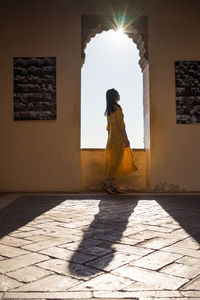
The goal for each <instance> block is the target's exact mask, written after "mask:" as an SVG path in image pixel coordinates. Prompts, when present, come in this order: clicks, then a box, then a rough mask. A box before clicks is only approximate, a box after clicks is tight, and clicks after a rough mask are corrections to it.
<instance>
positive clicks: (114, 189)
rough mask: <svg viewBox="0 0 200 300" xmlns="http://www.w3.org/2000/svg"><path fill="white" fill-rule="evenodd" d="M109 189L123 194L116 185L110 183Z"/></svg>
mask: <svg viewBox="0 0 200 300" xmlns="http://www.w3.org/2000/svg"><path fill="white" fill-rule="evenodd" d="M111 190H112V191H113V192H114V193H115V194H123V192H122V191H121V190H120V188H119V187H118V186H116V185H111Z"/></svg>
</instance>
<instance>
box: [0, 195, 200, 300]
mask: <svg viewBox="0 0 200 300" xmlns="http://www.w3.org/2000/svg"><path fill="white" fill-rule="evenodd" d="M4 196H5V195H4ZM15 197H16V196H15ZM11 198H12V197H10V196H9V197H8V199H9V201H7V202H6V201H5V202H6V203H7V204H5V205H3V204H2V201H0V204H1V207H2V209H1V210H0V228H1V230H0V298H3V299H71V300H72V299H82V300H83V299H95V300H97V299H101V300H103V299H110V300H111V299H115V300H116V299H139V300H150V299H157V300H158V299H160V300H162V299H165V300H167V299H171V300H173V299H176V300H177V299H186V300H187V299H190V300H193V299H200V228H199V215H200V196H199V195H193V196H191V195H145V196H144V195H115V196H109V195H102V194H99V195H78V194H70V195H69V194H63V195H27V196H26V195H23V196H21V197H18V198H17V199H16V198H14V197H13V198H12V201H11ZM5 199H6V197H5ZM13 199H14V200H13ZM15 199H16V200H15Z"/></svg>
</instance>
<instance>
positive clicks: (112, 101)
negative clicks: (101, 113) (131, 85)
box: [105, 89, 121, 116]
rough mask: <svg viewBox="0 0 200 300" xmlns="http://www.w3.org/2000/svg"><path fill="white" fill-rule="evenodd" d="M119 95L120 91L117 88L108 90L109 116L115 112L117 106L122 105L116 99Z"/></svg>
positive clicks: (106, 114)
mask: <svg viewBox="0 0 200 300" xmlns="http://www.w3.org/2000/svg"><path fill="white" fill-rule="evenodd" d="M118 96H119V93H118V91H116V90H115V89H110V90H107V92H106V111H105V116H108V115H110V114H111V113H113V112H114V111H115V110H116V108H115V106H119V107H121V106H120V105H119V104H118V103H117V101H116V100H117V98H118Z"/></svg>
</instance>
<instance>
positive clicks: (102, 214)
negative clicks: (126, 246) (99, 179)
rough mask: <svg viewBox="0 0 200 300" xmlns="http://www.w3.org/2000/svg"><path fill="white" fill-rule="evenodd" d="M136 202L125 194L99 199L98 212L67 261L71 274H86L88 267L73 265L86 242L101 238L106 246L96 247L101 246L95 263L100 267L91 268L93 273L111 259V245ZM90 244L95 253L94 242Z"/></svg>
mask: <svg viewBox="0 0 200 300" xmlns="http://www.w3.org/2000/svg"><path fill="white" fill-rule="evenodd" d="M135 198H136V199H135ZM137 203H138V199H137V197H134V196H125V195H123V196H122V195H120V196H114V197H113V196H112V197H110V199H103V200H100V202H99V212H98V213H97V214H96V215H95V217H94V220H93V221H92V223H91V224H90V226H89V228H88V229H87V231H86V232H85V234H84V236H83V238H82V241H81V243H80V244H79V246H78V248H77V250H76V252H74V255H73V256H72V258H71V261H70V263H69V270H70V272H71V273H72V274H74V275H79V276H88V269H87V268H80V269H79V268H77V267H74V262H77V261H79V257H81V255H82V254H81V252H82V251H83V249H84V248H87V247H89V245H88V242H89V241H95V239H97V241H98V240H101V241H102V242H101V244H103V243H105V246H106V248H104V245H101V246H100V248H99V247H97V251H98V249H99V250H100V249H101V247H102V253H100V255H99V258H98V261H96V263H95V264H97V266H99V267H100V269H99V270H98V269H93V274H94V273H98V272H101V270H103V269H104V268H105V267H106V266H107V265H108V264H109V263H110V262H111V261H112V259H113V257H114V252H115V249H114V248H113V247H112V246H113V245H114V244H115V243H116V242H118V241H119V240H120V239H121V237H122V235H123V232H124V231H125V229H126V226H127V224H128V219H129V217H130V215H131V214H132V213H133V211H134V208H135V207H136V206H137ZM91 246H92V247H91V248H93V249H94V253H93V254H94V255H95V243H94V244H93V245H91ZM105 250H106V251H107V255H105V253H104V251H105ZM100 251H101V250H100ZM101 254H102V257H101ZM89 264H90V263H89ZM94 267H96V266H94Z"/></svg>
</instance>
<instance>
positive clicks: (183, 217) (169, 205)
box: [155, 195, 200, 247]
mask: <svg viewBox="0 0 200 300" xmlns="http://www.w3.org/2000/svg"><path fill="white" fill-rule="evenodd" d="M155 198H156V200H157V202H158V203H159V205H160V206H161V207H162V208H163V209H164V210H165V211H166V212H167V213H168V214H169V215H171V217H172V218H174V220H176V222H178V223H179V224H180V225H181V227H182V228H183V229H184V230H185V231H186V232H188V233H189V234H190V236H191V237H192V238H193V239H195V240H196V241H197V242H198V243H199V247H200V226H199V221H200V196H199V195H170V196H159V197H158V196H156V197H155Z"/></svg>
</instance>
